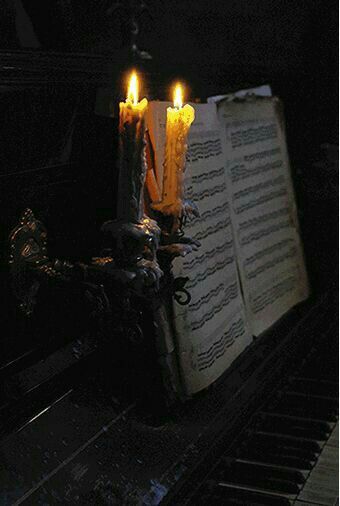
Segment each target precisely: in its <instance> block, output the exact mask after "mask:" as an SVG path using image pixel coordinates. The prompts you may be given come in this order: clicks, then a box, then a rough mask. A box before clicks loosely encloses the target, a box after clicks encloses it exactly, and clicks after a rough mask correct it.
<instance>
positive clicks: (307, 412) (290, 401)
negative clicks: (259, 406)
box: [266, 395, 338, 422]
mask: <svg viewBox="0 0 340 506" xmlns="http://www.w3.org/2000/svg"><path fill="white" fill-rule="evenodd" d="M266 411H268V412H274V413H277V414H280V413H282V414H284V415H290V416H298V417H301V418H303V417H305V418H315V419H319V420H324V421H326V422H337V412H338V410H337V406H336V405H334V403H333V402H332V401H328V400H325V399H323V400H320V399H318V400H317V401H316V400H314V402H313V400H311V399H310V398H301V397H297V396H288V395H287V396H286V395H283V396H282V397H281V398H279V399H275V401H272V402H271V403H270V404H269V405H268V407H267V408H266Z"/></svg>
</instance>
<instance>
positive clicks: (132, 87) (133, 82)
mask: <svg viewBox="0 0 340 506" xmlns="http://www.w3.org/2000/svg"><path fill="white" fill-rule="evenodd" d="M126 102H130V103H131V104H133V105H137V104H138V78H137V74H136V72H132V74H131V76H130V80H129V86H128V92H127V99H126Z"/></svg>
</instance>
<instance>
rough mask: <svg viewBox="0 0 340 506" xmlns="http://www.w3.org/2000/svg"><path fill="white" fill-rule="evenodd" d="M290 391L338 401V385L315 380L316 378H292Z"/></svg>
mask: <svg viewBox="0 0 340 506" xmlns="http://www.w3.org/2000/svg"><path fill="white" fill-rule="evenodd" d="M289 384H290V385H289V389H290V390H293V391H295V392H301V393H305V394H314V395H320V396H324V397H330V398H332V399H338V385H337V384H336V383H333V382H328V381H320V380H315V379H314V378H296V377H295V378H294V377H293V378H290V381H289Z"/></svg>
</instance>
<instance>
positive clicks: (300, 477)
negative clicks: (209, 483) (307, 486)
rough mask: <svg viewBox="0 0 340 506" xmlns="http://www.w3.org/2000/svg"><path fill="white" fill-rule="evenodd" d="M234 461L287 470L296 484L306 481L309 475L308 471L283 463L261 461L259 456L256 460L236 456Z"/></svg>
mask: <svg viewBox="0 0 340 506" xmlns="http://www.w3.org/2000/svg"><path fill="white" fill-rule="evenodd" d="M235 462H239V463H242V464H249V465H257V466H263V467H265V468H268V469H272V470H278V471H282V472H285V471H287V472H288V473H292V475H291V476H292V478H293V479H294V481H296V483H298V484H300V483H304V482H305V481H306V478H307V476H308V475H309V472H308V471H302V470H301V469H297V468H294V467H291V466H290V467H289V466H284V465H279V464H269V463H268V462H263V461H262V460H261V458H259V459H258V460H256V459H250V458H237V459H235Z"/></svg>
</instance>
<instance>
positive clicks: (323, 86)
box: [0, 0, 338, 360]
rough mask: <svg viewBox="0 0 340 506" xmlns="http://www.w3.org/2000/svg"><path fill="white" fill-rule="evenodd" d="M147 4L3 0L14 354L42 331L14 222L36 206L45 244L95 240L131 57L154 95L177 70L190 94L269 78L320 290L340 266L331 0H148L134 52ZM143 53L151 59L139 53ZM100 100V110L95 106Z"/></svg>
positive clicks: (8, 318) (8, 300) (89, 251)
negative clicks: (22, 287) (24, 278)
mask: <svg viewBox="0 0 340 506" xmlns="http://www.w3.org/2000/svg"><path fill="white" fill-rule="evenodd" d="M140 3H141V2H123V3H122V5H120V4H117V5H118V7H117V5H116V4H115V3H113V2H112V1H105V0H102V1H99V0H98V1H96V2H94V1H89V0H86V1H85V0H82V1H80V0H49V1H46V0H43V1H42V0H40V1H38V0H2V2H1V4H0V93H1V95H0V97H1V98H0V108H1V118H2V121H1V125H0V139H1V149H0V162H1V163H0V249H1V253H0V256H1V277H2V288H1V289H0V290H1V298H2V300H3V304H1V305H2V308H3V309H4V321H5V323H6V324H7V327H8V329H9V330H8V331H6V332H5V335H4V343H5V348H6V350H7V351H8V349H10V351H11V354H12V355H13V354H15V353H17V351H16V349H17V345H16V343H19V344H18V346H19V347H22V343H23V342H25V343H29V342H31V341H32V340H33V341H34V340H36V339H38V340H39V339H44V335H45V334H46V333H48V332H47V330H45V331H39V332H38V333H37V331H36V329H34V326H33V327H32V325H31V324H30V325H31V326H30V325H28V324H27V322H26V321H24V320H23V319H22V316H21V315H20V313H19V312H18V310H17V308H16V304H15V303H14V301H13V299H12V297H11V290H10V282H9V277H8V272H7V237H8V234H9V232H10V230H11V229H12V228H13V227H14V226H15V224H16V223H17V220H18V218H19V216H20V213H21V212H22V211H23V210H24V209H25V207H30V208H32V209H33V211H34V212H35V214H36V216H37V217H39V218H40V219H41V220H42V221H44V223H45V224H46V226H47V228H48V232H49V251H50V254H51V256H59V257H64V258H70V259H81V258H83V259H87V258H90V257H91V256H92V255H95V254H98V253H99V250H100V237H99V227H100V225H101V223H102V222H103V221H104V220H105V219H108V218H111V217H112V216H114V213H115V187H116V184H115V183H116V177H117V174H116V170H115V152H116V142H117V135H116V133H117V132H116V127H117V124H116V119H115V118H113V117H110V116H109V114H110V113H109V111H110V108H109V104H110V103H111V104H112V103H115V104H117V102H118V99H119V98H120V97H121V96H123V95H124V89H123V86H122V80H121V79H122V73H123V72H124V70H125V69H126V68H128V67H129V66H131V65H136V66H137V67H138V68H140V70H141V71H142V72H143V75H144V78H145V89H144V93H145V94H146V95H147V96H148V98H149V99H157V98H159V99H165V98H166V99H168V98H169V97H168V86H169V84H170V83H171V80H172V79H174V78H177V77H181V78H183V79H184V80H185V81H186V82H187V83H188V88H189V90H190V97H188V99H189V98H190V99H196V98H198V99H202V100H204V99H205V98H206V97H207V96H209V95H213V94H219V93H225V92H227V91H232V90H236V89H240V88H244V87H250V86H256V85H260V84H265V83H268V84H270V85H271V86H272V89H273V91H274V93H275V94H276V95H278V96H279V97H280V98H281V99H282V100H283V103H284V107H285V114H286V123H287V139H288V148H289V152H290V156H291V161H292V171H293V177H294V181H295V188H296V193H297V200H298V204H299V214H300V221H301V226H302V235H303V238H304V243H305V251H306V258H307V264H308V268H309V274H310V277H311V280H312V285H313V287H314V290H315V291H320V290H322V289H323V287H324V286H326V285H327V283H328V281H329V279H330V278H333V277H334V274H336V272H335V271H336V269H337V267H336V261H335V260H334V257H335V255H337V247H336V242H337V241H336V234H337V232H336V222H337V190H336V187H337V177H338V176H337V167H336V164H335V163H334V160H335V158H336V157H337V148H336V144H337V141H338V130H337V117H338V103H337V92H336V86H337V56H338V51H337V40H338V39H337V19H338V12H337V3H336V2H335V1H333V0H331V1H328V2H325V1H324V0H295V1H293V0H272V1H270V0H252V1H249V0H228V1H226V0H225V1H216V0H211V1H209V2H206V1H199V0H189V1H183V2H179V1H177V2H176V1H174V0H170V1H157V0H148V1H147V6H148V10H143V12H142V13H141V15H140V17H139V18H138V23H139V28H140V33H139V35H138V37H137V45H138V48H139V50H140V51H144V53H140V54H139V56H136V55H134V56H133V55H132V54H131V51H130V46H131V37H130V27H131V25H130V24H131V21H130V20H131V14H132V13H133V12H134V11H133V9H135V12H136V13H137V14H138V13H139V11H138V9H139V6H140ZM131 9H132V10H131ZM146 53H147V54H149V55H151V56H152V59H145V58H144V59H143V58H141V56H144V57H145V55H146ZM99 95H100V96H104V97H107V102H105V99H101V100H100V99H99V98H98V97H99ZM98 104H99V105H101V109H102V110H103V108H104V109H105V107H104V106H105V104H106V115H103V114H96V112H95V111H97V112H98V110H99V109H98V107H99V105H98ZM51 328H52V327H51ZM55 328H57V330H55V332H59V331H60V326H59V327H58V326H56V327H55ZM69 332H71V333H72V330H70V329H69ZM29 333H31V334H30V337H29V338H28V337H27V336H28V334H29ZM20 335H21V336H22V337H20ZM9 342H10V343H11V346H10V347H9V346H8V343H9ZM6 343H7V345H6ZM7 351H6V354H5V355H6V356H7ZM6 360H7V358H6Z"/></svg>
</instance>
